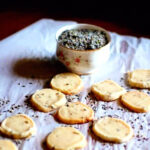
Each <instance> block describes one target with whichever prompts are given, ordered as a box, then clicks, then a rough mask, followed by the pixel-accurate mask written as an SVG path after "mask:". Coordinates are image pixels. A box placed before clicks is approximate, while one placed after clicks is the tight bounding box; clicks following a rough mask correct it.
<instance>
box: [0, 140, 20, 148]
mask: <svg viewBox="0 0 150 150" xmlns="http://www.w3.org/2000/svg"><path fill="white" fill-rule="evenodd" d="M0 150H18V148H17V147H16V145H15V144H14V143H13V142H12V141H10V140H2V139H1V140H0Z"/></svg>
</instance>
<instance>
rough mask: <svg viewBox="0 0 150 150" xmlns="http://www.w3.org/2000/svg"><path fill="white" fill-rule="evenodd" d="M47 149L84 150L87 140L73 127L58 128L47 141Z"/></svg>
mask: <svg viewBox="0 0 150 150" xmlns="http://www.w3.org/2000/svg"><path fill="white" fill-rule="evenodd" d="M46 143H47V147H48V148H49V149H54V150H73V149H79V148H84V147H85V146H86V143H87V142H86V139H85V137H84V136H83V134H82V133H81V132H80V131H78V130H77V129H75V128H73V127H58V128H56V129H54V130H53V131H52V133H50V134H49V135H48V137H47V139H46Z"/></svg>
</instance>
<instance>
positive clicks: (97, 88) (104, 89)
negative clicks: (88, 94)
mask: <svg viewBox="0 0 150 150" xmlns="http://www.w3.org/2000/svg"><path fill="white" fill-rule="evenodd" d="M91 90H92V92H93V93H94V95H95V97H96V98H97V99H100V100H104V101H113V100H116V99H118V98H119V97H120V96H121V95H122V94H124V93H125V92H126V91H125V89H124V88H122V87H121V86H119V85H118V84H117V83H115V82H114V81H112V80H105V81H103V82H99V83H96V84H94V85H93V86H92V89H91Z"/></svg>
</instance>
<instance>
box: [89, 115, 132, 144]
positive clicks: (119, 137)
mask: <svg viewBox="0 0 150 150" xmlns="http://www.w3.org/2000/svg"><path fill="white" fill-rule="evenodd" d="M92 129H93V132H94V134H95V135H97V136H98V137H100V138H101V139H103V140H105V141H108V142H116V143H122V142H127V141H128V140H130V139H131V138H132V137H133V130H132V128H131V127H130V126H129V125H128V124H127V123H126V122H124V121H123V120H121V119H117V118H110V117H105V118H101V119H100V120H98V121H97V122H95V123H94V125H93V128H92Z"/></svg>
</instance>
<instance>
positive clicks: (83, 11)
mask: <svg viewBox="0 0 150 150" xmlns="http://www.w3.org/2000/svg"><path fill="white" fill-rule="evenodd" d="M149 9H150V7H149V4H148V2H145V1H136V2H134V1H132V0H130V1H129V0H126V1H119V2H117V1H109V0H107V1H106V0H105V1H102V0H97V1H96V0H91V1H82V0H74V1H71V0H70V1H65V0H61V1H59V0H49V1H45V0H30V1H28V0H26V1H25V0H22V1H21V0H5V1H2V2H1V3H0V39H3V38H5V37H6V36H8V35H10V34H12V33H14V32H16V31H18V30H20V29H22V28H24V27H25V26H27V25H29V24H31V23H33V22H35V21H37V20H38V19H41V18H52V19H57V20H75V21H78V22H81V23H91V24H95V25H99V26H102V27H104V28H106V29H107V30H110V31H113V32H118V33H120V34H127V35H134V36H138V37H140V36H144V37H148V38H149V37H150V28H149V27H150V11H149Z"/></svg>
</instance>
